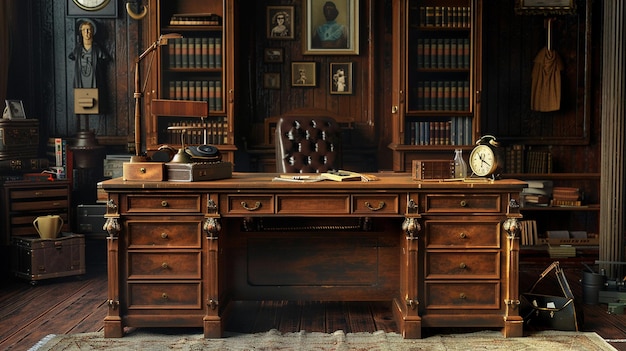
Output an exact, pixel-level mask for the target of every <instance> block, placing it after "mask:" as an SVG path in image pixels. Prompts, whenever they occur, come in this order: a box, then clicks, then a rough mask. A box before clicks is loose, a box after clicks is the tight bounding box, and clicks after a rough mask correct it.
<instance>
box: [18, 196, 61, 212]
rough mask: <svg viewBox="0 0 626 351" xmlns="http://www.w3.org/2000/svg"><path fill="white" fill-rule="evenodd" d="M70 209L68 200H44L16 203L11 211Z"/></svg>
mask: <svg viewBox="0 0 626 351" xmlns="http://www.w3.org/2000/svg"><path fill="white" fill-rule="evenodd" d="M68 207H69V201H68V200H67V197H66V198H59V199H44V200H38V201H23V202H20V201H14V202H12V203H11V211H42V210H57V211H58V210H61V209H64V210H65V209H67V208H68Z"/></svg>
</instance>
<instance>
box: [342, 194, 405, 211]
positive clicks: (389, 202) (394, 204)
mask: <svg viewBox="0 0 626 351" xmlns="http://www.w3.org/2000/svg"><path fill="white" fill-rule="evenodd" d="M352 212H353V213H357V214H366V215H376V214H390V213H393V214H399V213H400V209H399V201H398V195H397V194H388V195H353V196H352Z"/></svg>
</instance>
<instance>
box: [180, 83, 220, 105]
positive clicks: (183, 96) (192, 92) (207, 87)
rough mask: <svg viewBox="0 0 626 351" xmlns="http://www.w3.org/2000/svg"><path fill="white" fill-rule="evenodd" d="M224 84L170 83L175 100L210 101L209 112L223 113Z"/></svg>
mask: <svg viewBox="0 0 626 351" xmlns="http://www.w3.org/2000/svg"><path fill="white" fill-rule="evenodd" d="M222 94H223V93H222V82H221V81H219V80H175V81H170V82H169V98H170V99H173V100H193V101H208V102H209V111H222V109H223V104H222V99H223V96H222Z"/></svg>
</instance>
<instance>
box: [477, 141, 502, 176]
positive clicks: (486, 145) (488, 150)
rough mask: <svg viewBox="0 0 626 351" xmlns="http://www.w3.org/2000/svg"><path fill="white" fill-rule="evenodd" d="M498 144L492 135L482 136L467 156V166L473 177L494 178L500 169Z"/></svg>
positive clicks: (500, 161)
mask: <svg viewBox="0 0 626 351" xmlns="http://www.w3.org/2000/svg"><path fill="white" fill-rule="evenodd" d="M499 147H500V143H499V142H497V141H496V138H495V137H494V136H492V135H485V136H482V137H481V138H480V139H478V141H477V142H476V147H474V149H473V150H472V152H471V153H470V156H469V166H470V168H471V169H472V172H473V173H474V175H476V176H479V177H495V175H496V172H498V171H499V170H500V169H501V168H502V160H501V159H502V157H501V155H500V154H501V152H500V149H499Z"/></svg>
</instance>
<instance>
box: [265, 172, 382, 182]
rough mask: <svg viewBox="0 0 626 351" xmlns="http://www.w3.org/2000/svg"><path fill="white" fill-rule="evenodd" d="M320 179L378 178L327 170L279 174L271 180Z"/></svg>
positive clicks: (366, 180) (360, 179)
mask: <svg viewBox="0 0 626 351" xmlns="http://www.w3.org/2000/svg"><path fill="white" fill-rule="evenodd" d="M322 180H332V181H334V182H347V181H364V182H368V181H372V180H378V177H376V176H375V175H371V174H361V173H357V172H351V171H344V170H338V171H328V172H326V173H311V174H281V175H280V176H278V177H275V178H274V179H273V181H283V182H299V183H312V182H319V181H322Z"/></svg>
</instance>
